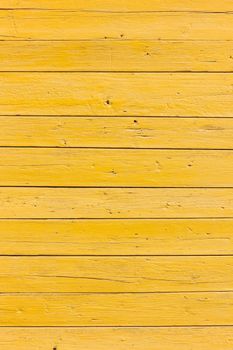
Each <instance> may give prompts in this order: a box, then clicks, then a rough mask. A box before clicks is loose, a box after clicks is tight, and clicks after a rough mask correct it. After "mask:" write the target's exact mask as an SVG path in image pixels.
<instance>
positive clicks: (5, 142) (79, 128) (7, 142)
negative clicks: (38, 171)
mask: <svg viewBox="0 0 233 350" xmlns="http://www.w3.org/2000/svg"><path fill="white" fill-rule="evenodd" d="M0 125H1V128H0V146H41V147H44V146H50V147H106V148H108V147H111V148H112V147H116V148H117V147H128V148H137V147H139V148H195V149H198V148H206V149H212V148H213V149H224V148H225V149H233V118H181V117H177V118H165V117H164V118H159V117H157V118H151V117H149V118H145V117H140V118H138V117H137V118H134V117H111V118H109V117H65V118H63V117H57V116H56V117H47V116H45V117H41V118H38V117H9V116H2V117H1V116H0ZM230 165H231V164H229V165H228V166H230Z"/></svg>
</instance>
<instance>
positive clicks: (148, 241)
mask: <svg viewBox="0 0 233 350" xmlns="http://www.w3.org/2000/svg"><path fill="white" fill-rule="evenodd" d="M232 228H233V221H232V219H199V220H196V219H194V220H192V219H180V220H177V219H173V220H172V219H170V220H166V219H155V220H143V219H141V220H137V219H136V220H115V219H114V220H111V219H110V220H99V219H98V220H0V232H1V235H0V254H6V255H13V254H15V255H21V254H25V255H40V254H45V255H64V254H65V255H135V254H137V255H188V254H191V255H203V254H208V255H211V254H214V255H216V254H222V255H224V254H226V255H227V254H228V255H229V254H233V234H232Z"/></svg>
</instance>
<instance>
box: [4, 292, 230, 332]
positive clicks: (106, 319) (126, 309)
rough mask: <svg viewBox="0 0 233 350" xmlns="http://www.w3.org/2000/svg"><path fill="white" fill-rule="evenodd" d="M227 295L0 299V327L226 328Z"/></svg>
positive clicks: (24, 296)
mask: <svg viewBox="0 0 233 350" xmlns="http://www.w3.org/2000/svg"><path fill="white" fill-rule="evenodd" d="M232 304H233V293H232V292H194V293H123V294H119V293H116V294H115V293H112V294H106V293H99V294H96V293H83V294H76V293H70V294H69V293H65V294H62V293H58V294H56V293H54V294H53V293H49V294H46V293H38V294H37V293H32V294H29V293H26V294H13V293H11V294H1V296H0V309H1V310H3V311H4V312H2V313H1V314H0V325H1V326H139V325H140V326H190V325H191V326H201V325H203V326H204V325H232V323H233V312H232V311H233V308H232Z"/></svg>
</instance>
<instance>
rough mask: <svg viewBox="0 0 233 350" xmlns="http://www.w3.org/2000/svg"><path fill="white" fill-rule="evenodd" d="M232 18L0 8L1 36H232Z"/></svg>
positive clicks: (69, 38)
mask: <svg viewBox="0 0 233 350" xmlns="http://www.w3.org/2000/svg"><path fill="white" fill-rule="evenodd" d="M232 20H233V14H232V13H231V12H228V13H191V12H187V13H186V14H185V15H184V13H182V12H176V11H171V12H160V13H156V12H147V11H144V12H141V13H138V12H134V11H131V12H125V13H124V12H106V11H67V10H60V11H57V10H54V11H45V10H41V11H40V10H33V9H29V10H18V11H14V10H0V39H2V40H80V39H81V40H82V39H85V40H99V39H100V40H106V39H110V40H116V39H117V40H119V39H122V40H141V39H142V40H143V39H151V40H232V35H233V27H232ZM90 24H91V25H90Z"/></svg>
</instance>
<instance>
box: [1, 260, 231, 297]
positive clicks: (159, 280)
mask: <svg viewBox="0 0 233 350" xmlns="http://www.w3.org/2000/svg"><path fill="white" fill-rule="evenodd" d="M232 274H233V257H228V256H225V257H223V256H214V257H213V256H212V257H207V256H205V257H202V256H196V257H193V256H192V257H189V256H183V257H181V256H176V257H165V256H164V257H135V256H134V257H31V258H30V257H0V290H1V292H4V293H7V292H9V293H16V292H17V293H18V292H26V293H27V292H29V293H30V292H36V293H44V292H49V293H58V292H65V293H67V292H72V293H73V292H84V293H88V292H97V293H100V292H101V293H108V292H113V293H120V292H123V293H129V292H143V293H144V292H205V291H231V290H233V280H232Z"/></svg>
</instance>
